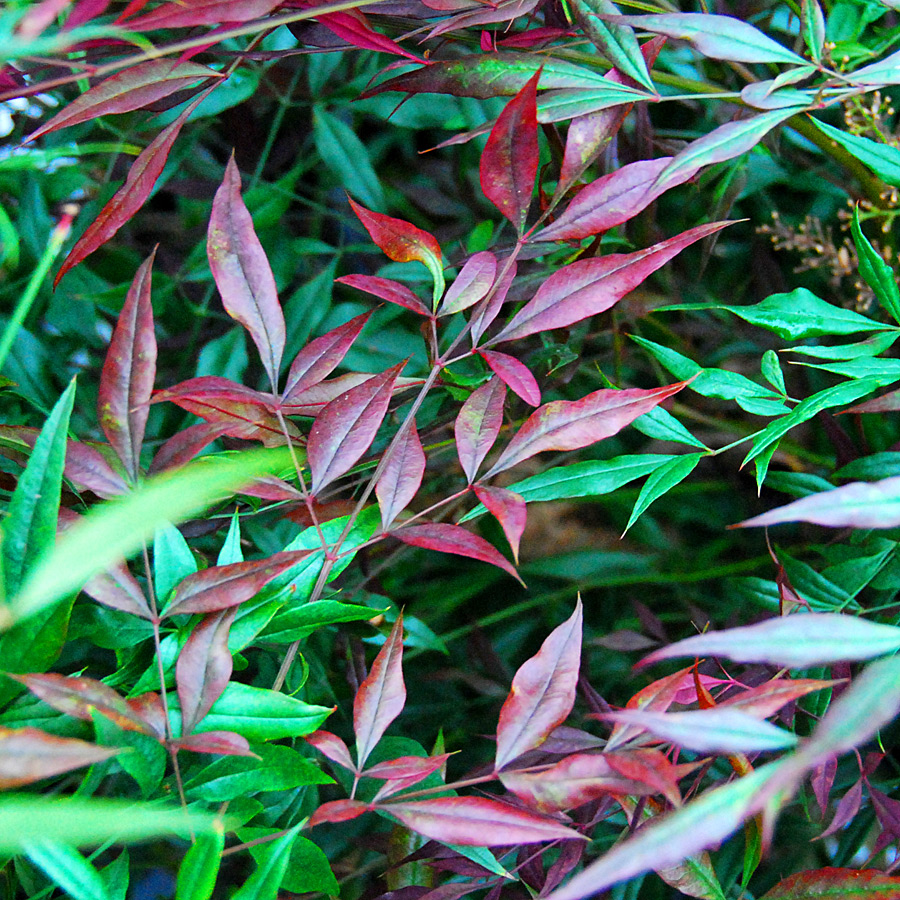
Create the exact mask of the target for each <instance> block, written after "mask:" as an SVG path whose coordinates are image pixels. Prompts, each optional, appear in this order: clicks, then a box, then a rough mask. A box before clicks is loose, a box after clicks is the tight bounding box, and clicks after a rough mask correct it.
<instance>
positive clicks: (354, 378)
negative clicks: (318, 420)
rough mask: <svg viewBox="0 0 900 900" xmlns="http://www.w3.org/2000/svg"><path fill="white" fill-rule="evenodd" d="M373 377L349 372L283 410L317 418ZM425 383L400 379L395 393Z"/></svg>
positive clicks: (293, 401)
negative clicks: (351, 389) (342, 396)
mask: <svg viewBox="0 0 900 900" xmlns="http://www.w3.org/2000/svg"><path fill="white" fill-rule="evenodd" d="M371 377H372V376H371V374H369V373H367V372H347V373H346V374H345V375H339V376H338V377H337V378H329V379H328V380H327V381H320V382H319V383H318V384H316V385H313V387H311V388H307V389H306V390H305V391H303V392H302V393H300V394H298V395H297V396H295V397H294V399H293V400H292V401H291V404H290V405H289V406H288V405H285V406H283V407H282V410H283V411H284V412H285V413H287V414H288V415H291V416H317V415H318V414H319V413H320V412H321V411H322V409H323V408H324V407H325V406H326V405H327V404H329V403H331V401H332V400H336V399H337V398H338V397H340V396H341V395H342V394H345V393H347V391H349V390H350V388H354V387H357V386H358V385H360V384H363V383H364V382H366V381H368V380H369V379H370V378H371ZM423 381H424V379H422V378H398V379H397V380H396V381H395V382H394V387H393V392H394V393H395V394H396V393H399V392H400V391H404V390H406V389H407V388H409V387H413V386H418V385H421V384H422V382H423Z"/></svg>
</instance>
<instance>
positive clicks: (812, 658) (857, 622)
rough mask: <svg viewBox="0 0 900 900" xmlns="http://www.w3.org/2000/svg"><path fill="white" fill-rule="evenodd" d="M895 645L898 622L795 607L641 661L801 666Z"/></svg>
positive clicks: (866, 655)
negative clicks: (697, 659) (703, 659)
mask: <svg viewBox="0 0 900 900" xmlns="http://www.w3.org/2000/svg"><path fill="white" fill-rule="evenodd" d="M896 650H900V628H896V627H894V626H893V625H881V624H879V623H877V622H868V621H866V620H865V619H860V618H857V617H855V616H847V615H838V614H836V613H794V614H792V615H790V616H781V617H778V618H775V619H768V620H766V621H765V622H760V623H759V624H757V625H745V626H744V627H742V628H729V629H727V630H725V631H708V632H706V634H698V635H695V636H694V637H689V638H685V640H683V641H678V642H677V643H675V644H671V645H670V646H668V647H661V648H660V649H659V650H655V651H654V652H653V653H651V654H650V655H649V656H646V657H644V659H642V660H641V662H640V665H642V666H645V665H650V664H651V663H655V662H659V661H660V660H663V659H673V658H677V657H679V656H724V657H726V658H727V659H733V660H734V661H735V662H744V663H768V664H771V665H776V666H785V667H789V668H798V669H806V668H809V667H810V666H820V665H827V664H829V663H834V662H840V661H844V660H846V661H849V662H855V661H858V660H864V659H872V658H873V657H875V656H882V655H884V654H886V653H893V652H895V651H896Z"/></svg>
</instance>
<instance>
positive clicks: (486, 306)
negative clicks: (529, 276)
mask: <svg viewBox="0 0 900 900" xmlns="http://www.w3.org/2000/svg"><path fill="white" fill-rule="evenodd" d="M517 269H518V267H517V266H516V264H515V263H512V264H511V265H509V266H508V267H507V268H506V274H505V275H503V276H502V277H501V279H500V280H499V281H498V282H497V285H496V287H495V288H494V289H493V291H491V294H490V296H489V297H488V299H487V302H486V303H483V304H482V305H481V306H479V307H478V308H477V309H476V310H475V311H474V312H473V313H472V318H471V321H470V330H471V332H472V346H473V347H476V346H477V345H478V341H479V340H480V339H481V336H482V335H483V334H484V333H485V331H487V330H488V328H490V327H491V325H492V324H493V322H494V319H496V318H497V316H498V315H499V314H500V310H501V309H502V308H503V304H504V303H505V302H506V295H507V294H508V293H509V289H510V288H511V287H512V284H513V282H514V281H515V280H516V272H517Z"/></svg>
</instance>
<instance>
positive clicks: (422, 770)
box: [362, 753, 453, 803]
mask: <svg viewBox="0 0 900 900" xmlns="http://www.w3.org/2000/svg"><path fill="white" fill-rule="evenodd" d="M452 755H453V754H452V753H442V754H440V755H439V756H401V757H400V758H399V759H392V760H389V761H388V762H383V763H378V764H377V765H375V766H372V768H371V769H368V770H367V771H365V772H363V773H362V774H363V775H364V776H365V777H366V778H379V779H381V780H382V781H384V784H383V785H382V786H381V787H380V788H379V789H378V793H377V794H375V796H374V798H373V800H372V802H373V803H377V802H378V801H379V800H383V799H384V798H385V797H390V796H391V795H392V794H396V793H397V792H398V791H402V790H405V789H406V788H408V787H412V786H413V785H414V784H418V783H419V782H421V781H424V780H425V779H426V778H427V777H428V776H429V775H431V774H433V773H434V772H439V771H440V770H441V769H443V768H444V766H446V765H447V760H448V759H449V758H450V757H451V756H452Z"/></svg>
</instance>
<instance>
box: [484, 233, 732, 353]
mask: <svg viewBox="0 0 900 900" xmlns="http://www.w3.org/2000/svg"><path fill="white" fill-rule="evenodd" d="M729 224H731V223H730V222H714V223H712V224H711V225H699V226H697V227H696V228H692V229H690V231H685V232H683V233H682V234H679V235H678V236H677V237H674V238H669V239H668V240H666V241H662V242H660V243H659V244H654V245H653V246H652V247H648V248H647V249H646V250H639V251H638V252H637V253H624V254H612V255H611V256H602V257H594V258H591V259H581V260H578V261H577V262H574V263H570V264H569V265H568V266H565V267H564V268H562V269H560V270H559V271H557V272H554V273H553V274H552V275H551V276H550V277H549V278H548V279H547V280H546V281H545V282H544V283H543V284H542V285H541V286H540V287H539V288H538V290H537V293H536V294H535V295H534V296H533V297H532V298H531V300H529V301H528V303H526V304H525V306H523V307H522V309H520V310H519V312H518V313H516V315H515V316H513V318H512V320H511V321H510V323H509V324H508V325H507V326H506V327H505V328H504V329H503V330H502V331H501V332H500V333H499V334H498V335H496V337H494V338H492V339H491V340H490V341H489V343H491V344H496V343H499V342H500V341H511V340H515V339H516V338H522V337H527V336H528V335H530V334H536V333H537V332H539V331H549V330H550V329H551V328H566V327H568V326H569V325H573V324H574V323H575V322H580V321H581V320H582V319H587V318H589V317H590V316H595V315H597V314H598V313H601V312H604V311H605V310H607V309H609V308H610V307H612V306H614V305H615V304H616V303H618V302H619V300H621V299H622V298H623V297H624V296H625V295H626V294H627V293H629V292H630V291H633V290H634V289H635V288H636V287H637V286H638V285H639V284H640V283H641V282H642V281H644V279H646V278H647V276H649V275H650V274H651V273H652V272H655V271H656V270H657V269H658V268H660V267H661V266H663V265H665V264H666V263H667V262H668V261H669V260H670V259H672V258H673V257H674V256H677V255H678V254H679V253H680V252H681V251H682V250H684V248H685V247H688V246H690V245H691V244H693V243H694V242H695V241H699V240H700V239H701V238H705V237H708V236H709V235H711V234H715V233H716V232H717V231H720V230H721V229H723V228H724V227H725V226H726V225H729Z"/></svg>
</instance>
